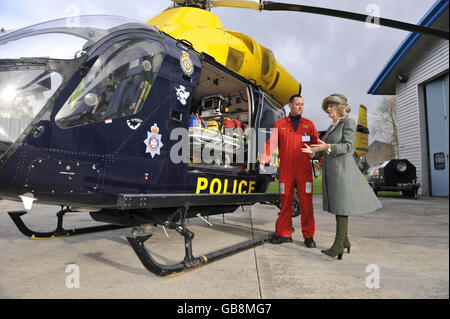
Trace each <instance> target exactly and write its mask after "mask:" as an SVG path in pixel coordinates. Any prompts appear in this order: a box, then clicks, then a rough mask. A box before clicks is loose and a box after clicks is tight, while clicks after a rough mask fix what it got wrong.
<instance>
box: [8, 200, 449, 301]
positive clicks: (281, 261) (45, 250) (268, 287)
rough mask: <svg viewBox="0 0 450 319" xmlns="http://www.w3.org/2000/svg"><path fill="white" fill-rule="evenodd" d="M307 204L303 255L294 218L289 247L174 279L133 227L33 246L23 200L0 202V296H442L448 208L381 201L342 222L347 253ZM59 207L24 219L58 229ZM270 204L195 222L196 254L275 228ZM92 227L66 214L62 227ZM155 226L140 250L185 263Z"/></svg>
mask: <svg viewBox="0 0 450 319" xmlns="http://www.w3.org/2000/svg"><path fill="white" fill-rule="evenodd" d="M321 200H322V199H321V196H315V197H314V208H315V219H316V234H315V236H314V239H315V241H316V243H317V248H313V249H311V248H306V247H305V246H304V244H303V237H302V234H301V228H300V217H295V218H293V225H294V227H295V228H296V231H295V232H294V233H293V242H292V243H286V244H281V245H272V244H269V243H265V244H263V245H260V246H257V247H255V248H251V249H247V250H245V251H242V252H239V253H237V254H234V255H232V256H229V257H226V258H222V259H220V260H217V261H214V262H212V263H208V264H206V265H204V266H202V267H199V268H197V269H195V270H192V271H188V272H186V273H184V274H181V275H178V276H173V277H159V276H156V275H154V274H152V273H150V272H149V271H148V270H147V269H145V268H144V266H143V265H142V264H141V262H140V261H139V259H138V257H137V256H136V254H135V253H134V251H133V250H132V249H131V247H130V245H129V243H128V241H127V240H126V238H125V236H127V235H129V234H130V232H131V229H130V228H123V229H118V230H111V231H106V232H99V233H92V234H85V235H79V236H72V237H67V238H58V239H51V240H35V239H30V238H27V237H25V236H24V235H22V234H21V233H20V232H19V231H18V229H17V228H16V227H15V225H14V224H13V222H12V220H11V219H10V218H9V216H8V214H7V212H8V211H15V210H23V206H22V203H20V202H12V201H6V200H0V298H7V299H9V298H14V299H16V298H17V299H23V298H27V299H28V298H31V299H35V298H38V299H42V298H45V299H47V298H50V299H53V298H63V299H80V298H95V299H97V298H107V299H109V298H120V299H128V298H138V299H141V298H151V299H172V298H176V299H198V298H200V299H261V298H262V299H322V298H326V299H329V298H331V299H336V298H343V299H385V298H386V299H404V298H406V299H417V298H420V299H423V298H424V299H435V298H437V299H448V298H449V201H448V198H419V199H418V200H413V199H406V198H397V197H380V200H381V202H382V204H383V208H382V209H380V210H378V211H376V212H374V213H371V214H367V215H361V216H355V217H350V218H349V238H350V241H351V243H352V246H351V252H350V254H347V253H344V256H343V259H342V260H337V259H336V258H334V259H333V258H330V257H327V256H325V255H324V254H322V253H321V252H320V251H321V250H322V249H326V248H329V247H330V246H331V244H332V243H333V240H334V236H335V218H334V215H330V214H328V213H326V212H324V211H322V203H321ZM58 209H59V207H57V206H47V205H40V204H35V205H34V207H33V209H32V210H31V211H29V213H28V214H26V215H24V216H23V219H24V221H25V223H26V224H27V225H28V226H29V227H30V228H31V229H33V230H38V231H50V230H53V229H55V226H56V218H55V213H56V212H57V211H58ZM277 212H278V210H277V208H276V207H274V206H267V205H260V204H256V205H253V206H251V207H250V208H249V207H248V206H247V207H244V208H243V209H238V210H237V211H236V212H235V213H233V214H226V215H224V216H222V215H216V216H210V217H209V219H208V220H209V222H210V223H211V224H212V226H210V225H208V224H207V223H205V222H204V221H202V220H201V219H199V218H192V219H190V220H189V224H188V225H186V226H187V228H189V229H190V230H191V231H192V232H194V233H195V238H194V240H193V252H194V256H199V255H203V254H206V253H209V252H211V251H215V250H218V249H221V248H224V247H227V246H230V245H234V244H237V243H240V242H243V241H246V240H249V239H252V238H253V237H254V238H257V237H259V236H262V235H267V234H269V233H270V232H273V231H274V223H275V221H276V218H277ZM93 224H98V223H96V222H94V221H93V220H92V219H91V218H90V216H89V214H84V213H79V214H78V213H73V214H67V215H66V217H65V220H64V226H65V228H66V229H69V228H72V227H86V226H91V225H93ZM167 233H168V235H169V238H167V237H166V235H165V232H164V230H163V229H162V227H156V228H155V231H154V235H153V237H151V238H150V239H149V240H148V241H147V242H146V244H145V245H146V247H147V249H149V250H150V251H151V252H152V254H153V256H155V258H156V259H157V260H158V262H160V263H176V262H179V261H181V260H182V259H183V258H184V240H183V238H182V237H181V236H180V235H178V234H177V233H176V232H175V231H174V230H167Z"/></svg>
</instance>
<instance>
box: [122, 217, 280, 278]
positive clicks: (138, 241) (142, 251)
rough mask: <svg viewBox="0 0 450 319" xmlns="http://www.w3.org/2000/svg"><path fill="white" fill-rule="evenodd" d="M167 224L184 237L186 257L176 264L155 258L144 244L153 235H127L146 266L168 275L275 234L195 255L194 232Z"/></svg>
mask: <svg viewBox="0 0 450 319" xmlns="http://www.w3.org/2000/svg"><path fill="white" fill-rule="evenodd" d="M166 226H169V228H172V229H175V230H176V231H177V232H178V233H179V234H180V235H182V236H183V237H184V248H185V257H184V259H183V261H181V262H179V263H176V264H171V265H162V264H160V263H158V262H157V261H156V260H155V259H153V257H152V255H151V254H150V252H149V251H148V250H147V248H145V246H144V243H145V241H147V240H148V239H149V238H150V237H151V236H152V235H139V236H127V239H128V242H129V243H130V245H131V247H132V248H133V250H134V252H135V253H136V255H137V256H138V257H139V260H140V261H141V262H142V264H143V265H144V267H145V268H147V270H149V271H151V272H152V273H154V274H156V275H158V276H168V275H174V274H177V273H181V272H184V271H186V270H189V269H191V268H195V267H198V266H201V265H204V264H206V263H209V262H212V261H214V260H217V259H219V258H222V257H226V256H229V255H232V254H235V253H238V252H240V251H243V250H245V249H249V248H252V247H256V246H259V245H261V244H263V243H265V242H267V241H269V240H270V238H271V237H272V236H273V234H271V235H267V236H264V237H262V238H259V239H254V240H249V241H245V242H242V243H239V244H237V245H233V246H230V247H227V248H224V249H220V250H217V251H214V252H211V253H209V254H206V255H202V256H200V257H194V256H193V254H192V240H193V239H194V233H193V232H191V231H190V230H188V229H187V228H186V227H184V226H183V225H181V224H176V223H173V222H166Z"/></svg>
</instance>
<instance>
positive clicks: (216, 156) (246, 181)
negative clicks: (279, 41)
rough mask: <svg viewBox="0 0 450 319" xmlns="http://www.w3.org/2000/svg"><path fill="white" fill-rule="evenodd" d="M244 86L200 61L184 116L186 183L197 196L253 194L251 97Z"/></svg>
mask: <svg viewBox="0 0 450 319" xmlns="http://www.w3.org/2000/svg"><path fill="white" fill-rule="evenodd" d="M244 81H245V80H244V79H243V80H241V79H239V78H238V76H236V75H234V74H232V73H231V72H228V71H227V70H226V69H223V68H221V66H220V65H215V64H214V63H213V62H209V61H206V60H204V61H203V65H202V70H201V73H200V79H199V82H198V85H197V87H196V89H195V91H194V96H193V98H192V101H191V105H190V111H189V112H190V113H189V121H190V123H189V141H190V158H189V164H188V167H189V175H190V176H189V180H190V181H191V182H190V183H193V184H194V185H192V184H191V185H190V187H194V189H195V193H197V194H199V193H213V194H220V193H224V194H226V193H251V192H254V191H255V185H256V179H255V174H254V172H252V169H251V163H250V162H251V161H250V154H251V152H249V149H250V148H251V147H252V146H251V142H250V141H249V139H248V138H247V133H248V131H249V130H251V123H252V121H251V119H252V109H253V97H252V91H251V89H249V87H248V83H245V82H244Z"/></svg>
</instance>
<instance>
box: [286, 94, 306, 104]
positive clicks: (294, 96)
mask: <svg viewBox="0 0 450 319" xmlns="http://www.w3.org/2000/svg"><path fill="white" fill-rule="evenodd" d="M296 97H301V98H302V99H303V96H301V95H300V94H294V95H292V96H291V98H290V99H289V103H292V102H294V99H295V98H296Z"/></svg>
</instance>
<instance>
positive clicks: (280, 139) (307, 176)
mask: <svg viewBox="0 0 450 319" xmlns="http://www.w3.org/2000/svg"><path fill="white" fill-rule="evenodd" d="M273 128H274V130H273V131H272V134H271V136H270V139H269V140H268V141H267V143H266V147H265V152H264V154H263V156H262V160H263V161H264V162H265V163H268V162H270V159H271V155H272V152H273V151H274V150H275V148H276V147H277V146H278V152H279V159H280V168H279V172H280V174H279V175H280V177H279V183H280V185H279V186H280V199H281V212H280V215H279V216H278V219H277V222H276V224H275V235H276V236H283V237H291V236H292V235H291V229H292V203H293V200H294V186H295V185H297V194H298V199H299V203H300V207H301V225H302V233H303V237H304V238H311V237H313V236H314V231H315V221H314V210H313V201H312V200H313V196H312V195H313V183H312V181H313V177H312V167H311V158H310V156H309V154H307V153H303V152H302V150H301V149H302V148H304V147H305V146H304V144H305V143H306V144H308V145H311V144H319V143H318V140H319V135H318V134H317V129H316V127H315V125H314V123H313V122H312V121H310V120H308V119H306V118H304V117H301V118H300V121H299V123H298V125H297V131H294V128H293V126H292V122H291V118H290V116H287V117H285V118H282V119H280V120H278V121H277V122H276V123H275V125H274V127H273Z"/></svg>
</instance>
